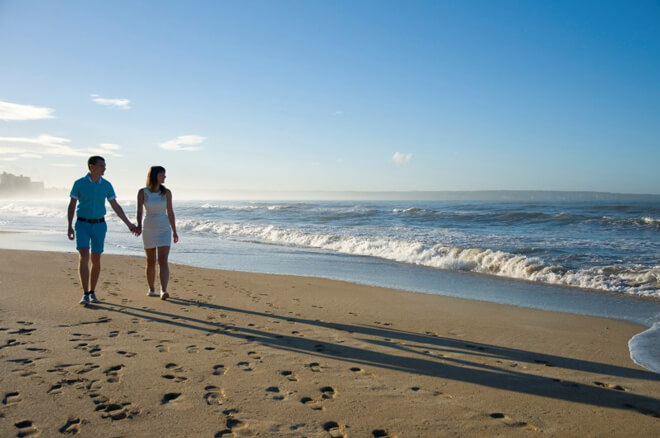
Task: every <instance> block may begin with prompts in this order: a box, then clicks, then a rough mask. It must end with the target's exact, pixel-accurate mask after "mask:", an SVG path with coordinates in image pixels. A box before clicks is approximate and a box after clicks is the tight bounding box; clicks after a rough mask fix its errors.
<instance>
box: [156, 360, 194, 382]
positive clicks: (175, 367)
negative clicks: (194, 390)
mask: <svg viewBox="0 0 660 438" xmlns="http://www.w3.org/2000/svg"><path fill="white" fill-rule="evenodd" d="M165 368H166V369H167V370H168V371H170V372H174V373H182V372H183V368H182V367H180V366H179V365H177V364H175V363H168V364H167V365H165ZM162 377H163V378H164V379H168V380H172V381H174V382H176V383H181V382H185V381H186V380H188V378H187V377H184V376H181V375H176V374H163V375H162Z"/></svg>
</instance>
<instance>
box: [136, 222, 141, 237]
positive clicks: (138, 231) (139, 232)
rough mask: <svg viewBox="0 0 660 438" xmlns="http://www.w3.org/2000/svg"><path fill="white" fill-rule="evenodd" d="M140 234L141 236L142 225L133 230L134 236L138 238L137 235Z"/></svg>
mask: <svg viewBox="0 0 660 438" xmlns="http://www.w3.org/2000/svg"><path fill="white" fill-rule="evenodd" d="M141 234H142V225H138V226H137V227H136V228H135V235H136V236H139V235H141Z"/></svg>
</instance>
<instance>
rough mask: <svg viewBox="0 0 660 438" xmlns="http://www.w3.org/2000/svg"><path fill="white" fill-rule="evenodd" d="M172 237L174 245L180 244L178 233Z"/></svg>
mask: <svg viewBox="0 0 660 438" xmlns="http://www.w3.org/2000/svg"><path fill="white" fill-rule="evenodd" d="M172 237H173V238H174V243H178V242H179V235H178V234H176V231H175V232H174V233H172Z"/></svg>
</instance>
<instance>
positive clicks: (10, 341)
mask: <svg viewBox="0 0 660 438" xmlns="http://www.w3.org/2000/svg"><path fill="white" fill-rule="evenodd" d="M17 345H21V342H18V341H17V340H16V339H7V342H6V343H5V345H1V346H0V350H1V349H3V348H7V347H16V346H17Z"/></svg>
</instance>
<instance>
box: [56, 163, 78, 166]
mask: <svg viewBox="0 0 660 438" xmlns="http://www.w3.org/2000/svg"><path fill="white" fill-rule="evenodd" d="M50 165H51V166H52V167H80V164H73V163H51V164H50Z"/></svg>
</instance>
